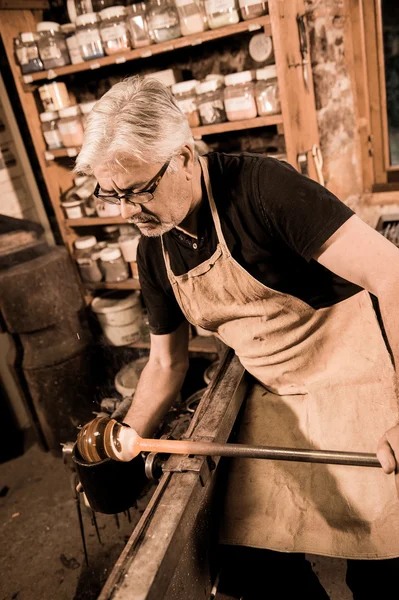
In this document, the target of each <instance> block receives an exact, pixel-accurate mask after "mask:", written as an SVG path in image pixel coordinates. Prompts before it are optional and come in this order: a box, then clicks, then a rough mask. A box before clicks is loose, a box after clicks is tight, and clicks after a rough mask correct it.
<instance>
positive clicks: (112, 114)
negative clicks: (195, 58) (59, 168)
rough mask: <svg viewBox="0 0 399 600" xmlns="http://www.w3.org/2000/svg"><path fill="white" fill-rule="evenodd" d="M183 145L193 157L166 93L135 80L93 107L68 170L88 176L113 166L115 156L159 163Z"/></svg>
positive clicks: (187, 133) (153, 83) (183, 122)
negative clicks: (76, 152) (96, 169)
mask: <svg viewBox="0 0 399 600" xmlns="http://www.w3.org/2000/svg"><path fill="white" fill-rule="evenodd" d="M185 144H189V145H190V146H191V147H192V148H193V151H194V153H195V155H196V151H195V145H194V139H193V136H192V133H191V130H190V127H189V124H188V121H187V118H186V116H185V115H184V113H183V112H182V111H181V110H180V109H179V107H178V106H177V104H176V102H175V100H174V98H173V96H172V94H171V92H170V91H169V89H168V88H167V87H165V86H164V85H163V84H162V83H160V82H159V81H158V80H157V79H154V78H145V79H143V78H142V77H139V76H137V75H135V76H133V77H129V78H127V79H125V80H124V81H121V82H120V83H117V84H115V85H114V86H112V88H111V89H110V90H109V91H108V92H106V93H105V94H104V96H102V98H100V100H99V101H98V102H97V103H96V104H95V106H94V108H93V109H92V111H91V113H90V114H89V116H88V119H87V126H86V130H85V136H84V142H83V146H82V149H81V151H80V153H79V155H78V157H77V159H76V165H75V168H74V171H75V172H77V173H81V174H83V175H92V174H93V168H94V167H96V166H97V165H99V164H101V163H104V162H108V163H109V164H112V163H117V162H118V155H119V154H121V153H127V154H130V155H132V156H134V157H136V158H139V159H140V160H142V161H143V162H145V163H164V162H166V161H167V160H168V159H169V158H171V157H173V156H174V155H176V154H177V153H178V152H179V150H180V148H181V147H182V146H184V145H185ZM173 166H174V165H173V161H172V163H171V165H170V168H171V169H172V170H174V169H173Z"/></svg>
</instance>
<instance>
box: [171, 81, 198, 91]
mask: <svg viewBox="0 0 399 600" xmlns="http://www.w3.org/2000/svg"><path fill="white" fill-rule="evenodd" d="M197 85H198V81H197V80H196V79H190V81H182V82H181V83H175V84H174V85H172V94H185V93H186V92H191V91H192V90H195V88H196V87H197Z"/></svg>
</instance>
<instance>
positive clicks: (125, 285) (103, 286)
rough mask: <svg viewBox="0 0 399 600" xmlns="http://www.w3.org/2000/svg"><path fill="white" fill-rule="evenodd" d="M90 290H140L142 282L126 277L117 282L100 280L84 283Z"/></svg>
mask: <svg viewBox="0 0 399 600" xmlns="http://www.w3.org/2000/svg"><path fill="white" fill-rule="evenodd" d="M84 285H85V286H86V287H87V289H89V290H139V289H140V282H139V280H138V279H126V280H125V281H119V282H116V283H106V282H105V281H100V282H99V283H87V282H85V284H84Z"/></svg>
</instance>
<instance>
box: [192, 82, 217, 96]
mask: <svg viewBox="0 0 399 600" xmlns="http://www.w3.org/2000/svg"><path fill="white" fill-rule="evenodd" d="M220 87H221V83H220V82H219V81H218V80H217V79H211V80H210V81H202V82H201V83H199V84H198V85H197V87H196V88H195V91H196V93H197V94H206V93H207V92H215V91H216V90H217V89H218V88H220Z"/></svg>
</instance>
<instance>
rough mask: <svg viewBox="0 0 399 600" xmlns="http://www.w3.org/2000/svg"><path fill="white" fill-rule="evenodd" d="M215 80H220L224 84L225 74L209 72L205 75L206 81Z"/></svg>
mask: <svg viewBox="0 0 399 600" xmlns="http://www.w3.org/2000/svg"><path fill="white" fill-rule="evenodd" d="M213 80H215V81H219V83H220V84H221V85H224V75H219V74H218V73H209V75H207V76H206V77H205V81H213Z"/></svg>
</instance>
